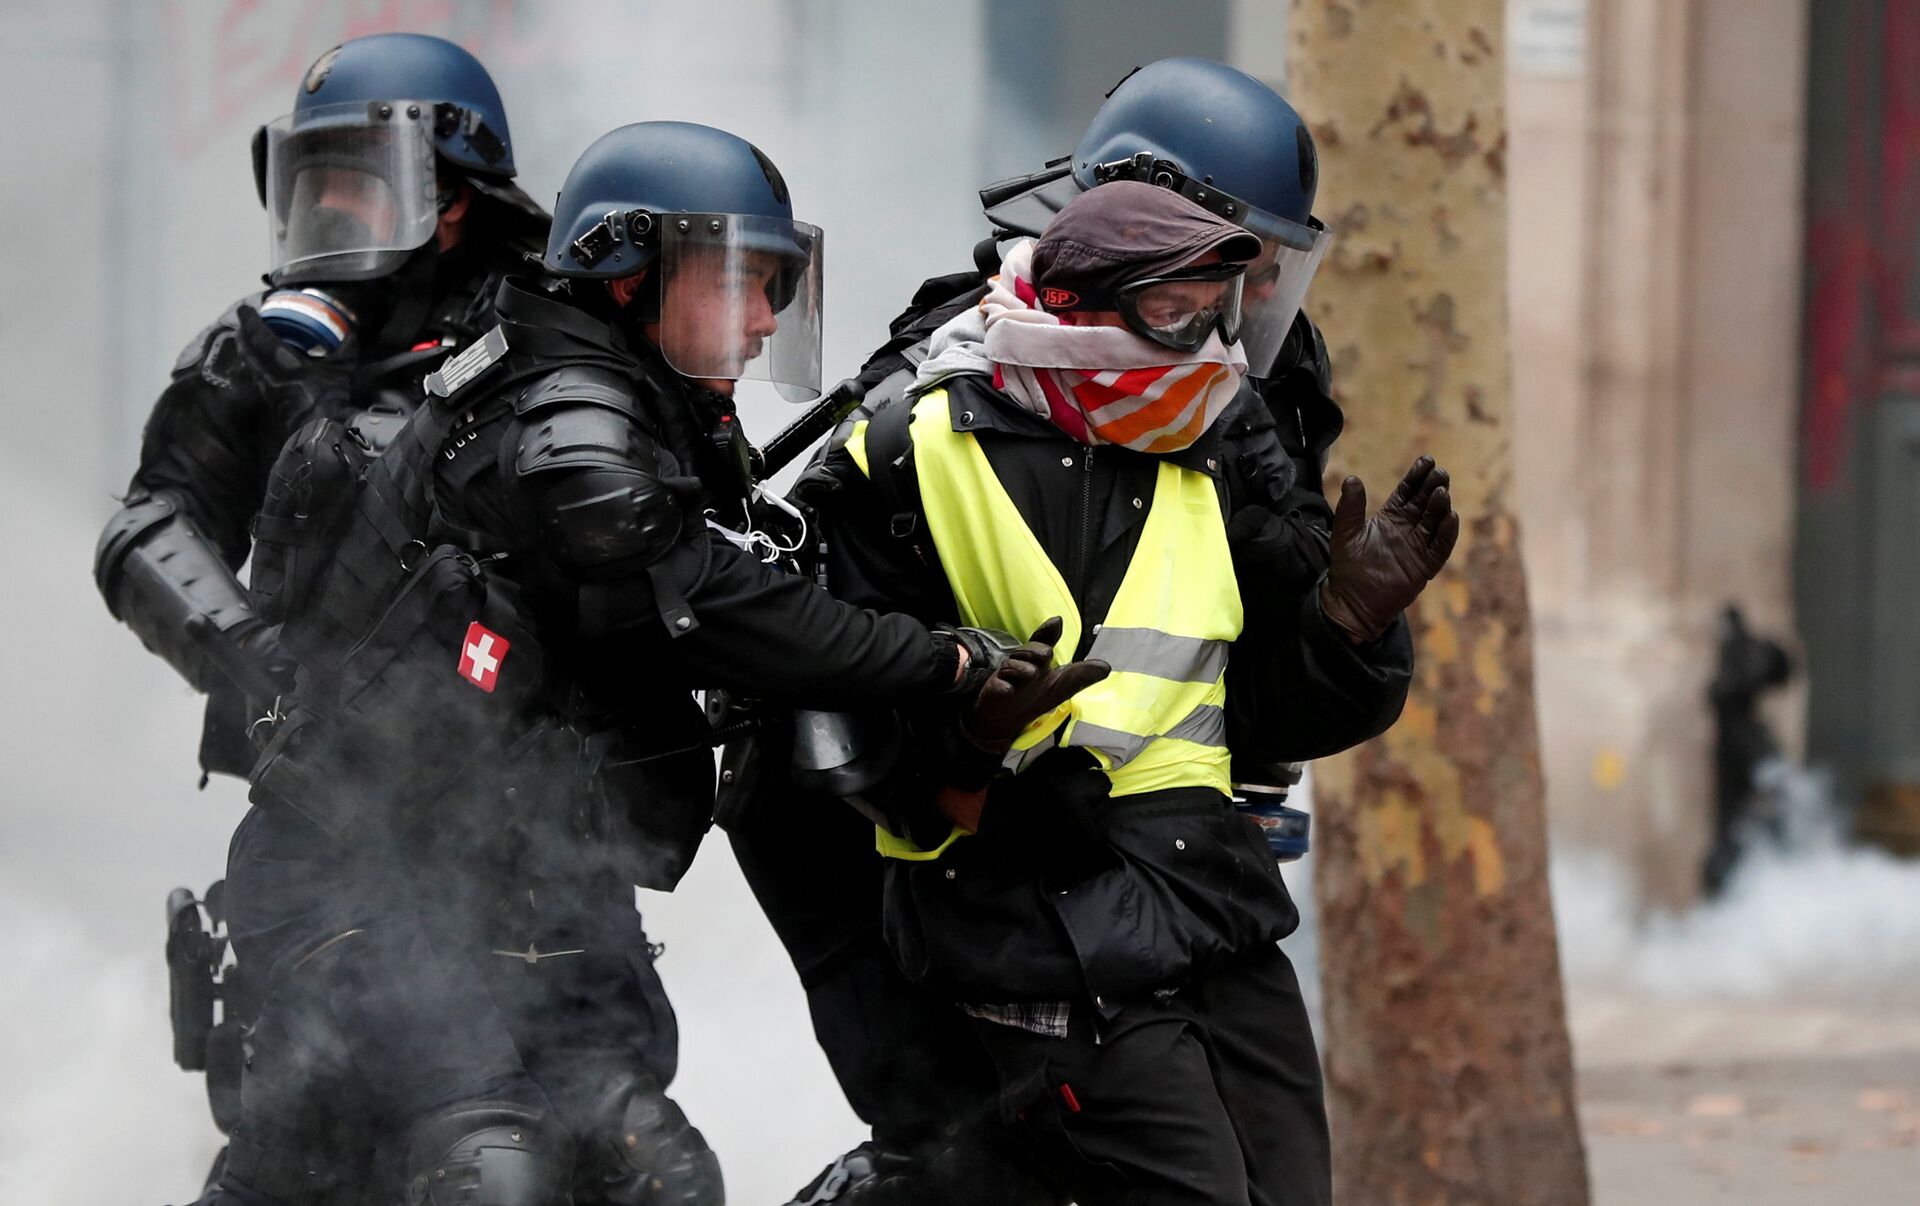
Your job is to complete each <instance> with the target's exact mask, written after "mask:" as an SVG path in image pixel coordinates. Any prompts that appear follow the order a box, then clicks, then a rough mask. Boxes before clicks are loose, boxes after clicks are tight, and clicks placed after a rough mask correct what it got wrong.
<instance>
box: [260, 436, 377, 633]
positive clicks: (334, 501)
mask: <svg viewBox="0 0 1920 1206" xmlns="http://www.w3.org/2000/svg"><path fill="white" fill-rule="evenodd" d="M371 459H372V456H371V453H370V452H369V450H368V449H367V448H366V446H365V445H363V444H362V443H361V442H360V440H359V439H357V438H356V437H355V436H354V435H353V433H351V432H350V431H349V430H348V429H347V428H346V426H345V425H343V424H342V423H341V422H340V421H339V420H337V419H315V420H313V421H312V422H310V423H308V424H307V425H306V426H304V427H302V428H301V429H300V430H299V431H297V432H295V433H294V435H293V438H292V439H290V440H288V441H287V443H286V445H285V446H284V447H283V448H281V450H280V456H279V459H278V460H276V461H274V463H273V470H272V472H271V473H270V474H269V475H268V477H267V494H266V498H265V499H264V500H263V501H262V502H261V504H260V513H259V514H258V515H256V516H255V517H254V520H253V539H254V547H253V574H252V581H251V582H250V583H249V586H250V588H251V589H252V591H253V596H254V606H255V610H256V611H258V613H259V614H260V617H261V618H262V619H264V620H265V621H266V622H267V623H269V624H279V623H281V622H283V621H285V620H286V618H287V617H288V616H289V615H292V614H294V613H296V612H298V611H299V610H300V609H301V608H303V607H304V606H306V604H307V601H308V600H309V599H310V598H311V596H312V594H313V588H314V584H315V583H316V581H317V580H318V579H319V576H320V570H321V567H322V566H324V565H325V564H326V563H327V561H328V560H329V559H330V557H331V555H332V545H333V541H332V539H331V537H332V534H333V533H334V531H335V530H336V529H337V528H338V527H339V526H340V522H341V520H342V519H343V518H344V517H345V516H346V515H347V513H348V512H349V511H351V510H352V508H353V499H354V491H355V485H356V483H358V482H359V480H360V475H361V473H362V472H363V471H364V470H365V469H366V467H367V463H368V461H370V460H371Z"/></svg>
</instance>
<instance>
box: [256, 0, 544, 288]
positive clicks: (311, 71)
mask: <svg viewBox="0 0 1920 1206" xmlns="http://www.w3.org/2000/svg"><path fill="white" fill-rule="evenodd" d="M513 175H514V163H513V144H512V142H511V136H510V134H509V133H508V129H507V115H506V110H505V108H504V106H502V105H501V103H500V93H499V90H498V89H496V88H495V87H494V83H493V79H492V77H490V76H489V75H488V74H487V69H486V68H485V67H483V66H481V65H480V60H478V59H476V58H474V57H473V55H471V54H469V53H468V52H467V51H465V50H463V49H462V48H460V47H459V46H456V45H454V44H453V43H452V42H449V41H446V40H445V39H443V38H435V37H429V36H427V35H425V34H410V33H389V34H374V35H371V36H369V37H364V38H355V39H353V40H352V41H350V42H343V43H342V44H340V45H339V46H336V47H334V48H333V49H331V50H329V51H327V52H326V53H325V54H323V55H321V56H320V57H319V58H318V59H316V60H314V63H313V66H312V67H310V68H308V70H307V73H306V75H305V76H304V77H303V78H302V80H301V83H300V87H299V90H298V91H297V92H296V93H295V95H294V105H293V111H292V112H291V113H288V114H287V115H286V116H284V117H281V118H279V119H277V120H275V121H272V122H269V123H268V124H267V125H265V126H262V127H261V128H260V130H259V132H258V133H257V134H256V135H255V138H254V183H255V185H256V187H257V188H258V189H259V193H260V200H261V203H262V204H263V205H264V206H265V207H266V209H267V216H268V224H269V229H270V231H271V233H272V240H273V241H272V260H271V264H270V268H269V272H268V276H269V279H271V280H272V281H273V283H274V284H276V285H285V284H300V283H306V282H312V281H329V282H338V281H355V280H368V279H371V278H375V277H381V276H385V275H387V274H389V273H391V272H393V271H394V270H395V269H397V268H398V267H399V266H400V265H401V264H402V263H404V262H405V261H406V259H407V257H408V255H409V254H410V253H411V252H413V251H414V250H415V249H417V248H419V247H421V246H423V245H424V244H425V243H426V242H427V240H428V239H430V238H431V237H432V236H433V233H434V230H435V227H436V226H437V224H438V219H439V216H440V214H441V213H442V212H444V210H445V208H446V206H447V205H449V204H450V203H451V202H452V200H453V194H451V193H450V192H449V191H447V188H446V184H447V178H448V177H452V178H454V179H458V180H464V181H466V182H467V183H469V184H470V185H472V187H473V188H474V189H475V190H476V191H477V192H479V193H481V194H483V195H486V196H488V197H491V198H493V199H494V200H496V201H498V202H500V203H502V204H503V205H505V206H506V207H508V209H509V210H511V211H515V212H517V213H519V214H522V215H525V216H526V217H527V218H529V219H534V220H544V218H545V214H544V212H543V211H542V210H541V209H540V207H539V206H538V205H537V204H535V203H534V202H533V200H532V199H531V198H529V197H528V196H527V195H526V194H525V193H524V192H522V191H521V190H520V188H519V187H518V186H517V185H515V184H514V183H513Z"/></svg>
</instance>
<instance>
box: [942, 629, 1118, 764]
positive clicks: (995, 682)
mask: <svg viewBox="0 0 1920 1206" xmlns="http://www.w3.org/2000/svg"><path fill="white" fill-rule="evenodd" d="M1062 627H1064V625H1063V624H1062V622H1061V619H1060V617H1059V616H1054V617H1053V618H1052V619H1050V620H1048V621H1047V622H1046V623H1044V624H1042V625H1040V627H1039V628H1037V629H1035V630H1034V633H1033V635H1032V636H1031V637H1028V638H1027V643H1026V644H1024V645H1020V646H1017V647H1015V648H1012V649H1009V650H1006V651H1005V653H1004V655H1003V656H1002V657H1001V659H1000V661H999V664H998V665H996V666H995V667H994V669H993V671H992V673H990V674H988V675H987V676H986V680H985V681H984V682H983V683H982V684H981V687H980V691H979V693H978V694H977V695H975V696H974V697H973V702H972V703H970V704H968V705H967V707H966V710H965V711H964V712H963V713H962V714H961V718H960V731H961V732H962V733H963V734H965V736H966V738H967V740H968V741H971V742H972V743H973V744H974V745H977V746H979V747H980V748H981V749H983V750H986V751H988V752H989V753H1005V752H1006V751H1007V750H1009V749H1011V748H1012V747H1013V742H1014V739H1015V738H1017V737H1019V736H1020V734H1021V733H1022V732H1023V731H1025V729H1026V727H1027V726H1028V725H1029V724H1031V723H1033V722H1034V721H1035V720H1038V719H1039V718H1040V717H1042V716H1045V715H1046V714H1047V713H1049V712H1051V711H1053V710H1054V709H1055V708H1057V707H1059V706H1060V705H1061V704H1063V703H1065V702H1066V701H1067V700H1068V699H1071V698H1072V697H1073V696H1074V695H1075V694H1076V693H1077V692H1080V691H1083V690H1085V689H1086V688H1088V687H1091V686H1092V685H1093V684H1095V683H1097V682H1099V681H1100V680H1101V679H1103V678H1105V677H1106V676H1107V675H1108V674H1109V673H1111V672H1112V667H1110V666H1108V665H1107V663H1105V662H1097V661H1084V662H1069V663H1067V664H1066V665H1064V666H1061V667H1059V668H1058V669H1053V668H1051V667H1052V662H1053V644H1054V642H1055V641H1058V640H1059V639H1060V630H1061V628H1062Z"/></svg>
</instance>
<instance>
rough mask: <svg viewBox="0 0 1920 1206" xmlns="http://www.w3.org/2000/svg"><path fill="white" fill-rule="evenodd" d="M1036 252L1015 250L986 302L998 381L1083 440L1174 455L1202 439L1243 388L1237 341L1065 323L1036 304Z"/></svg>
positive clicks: (989, 349)
mask: <svg viewBox="0 0 1920 1206" xmlns="http://www.w3.org/2000/svg"><path fill="white" fill-rule="evenodd" d="M1032 252H1033V244H1032V243H1031V242H1022V243H1019V244H1015V245H1014V246H1013V247H1012V248H1010V249H1009V250H1008V252H1007V255H1006V258H1005V259H1004V260H1003V261H1002V263H1001V267H1000V274H999V275H998V276H996V277H994V278H993V280H992V282H991V284H990V286H989V288H988V291H987V296H986V297H985V299H983V300H982V301H981V303H980V312H981V314H982V315H983V316H984V320H985V321H984V328H985V341H984V345H983V347H982V351H983V352H984V353H985V356H986V359H987V360H988V361H989V362H991V363H992V365H993V383H994V385H995V387H996V388H998V389H1000V390H1002V391H1003V392H1005V393H1006V394H1007V395H1008V396H1010V397H1011V398H1013V399H1014V401H1016V402H1017V403H1019V404H1020V405H1021V406H1022V407H1024V408H1026V409H1027V410H1030V411H1032V412H1033V413H1035V414H1037V415H1040V416H1041V417H1042V418H1045V419H1047V420H1049V421H1051V422H1052V423H1053V424H1054V425H1055V426H1056V427H1058V428H1059V429H1060V430H1062V431H1064V432H1066V433H1067V434H1068V435H1070V436H1072V437H1073V438H1074V439H1076V440H1079V441H1080V442H1081V443H1084V444H1118V445H1120V446H1122V447H1125V448H1131V449H1133V450H1135V451H1136V452H1150V453H1168V452H1177V451H1179V450H1180V449H1182V448H1185V447H1187V446H1188V445H1190V444H1192V443H1193V442H1194V441H1195V440H1197V439H1199V438H1200V436H1201V434H1202V433H1203V432H1205V431H1206V430H1207V428H1208V427H1210V426H1212V425H1213V422H1214V420H1215V419H1218V418H1219V417H1220V414H1221V412H1222V411H1224V410H1225V409H1226V408H1227V404H1228V403H1229V402H1230V401H1232V399H1233V396H1234V394H1235V393H1236V392H1237V391H1238V390H1239V388H1240V379H1241V377H1242V376H1244V375H1245V373H1246V370H1247V357H1246V353H1245V352H1243V351H1242V350H1241V349H1240V346H1239V345H1238V344H1233V345H1231V346H1229V345H1228V344H1226V343H1225V342H1223V341H1222V340H1221V338H1220V333H1219V332H1218V331H1215V332H1214V333H1213V334H1212V335H1210V336H1209V337H1208V339H1207V342H1206V343H1204V344H1202V345H1201V346H1200V347H1199V348H1197V349H1196V350H1194V351H1192V352H1181V351H1178V350H1176V349H1174V348H1169V347H1166V346H1164V345H1162V344H1158V343H1155V342H1154V341H1153V340H1151V339H1147V338H1146V337H1144V336H1141V335H1137V334H1135V333H1134V332H1133V331H1131V330H1128V329H1127V328H1125V327H1078V326H1067V325H1065V324H1063V323H1062V322H1061V321H1060V316H1059V315H1056V314H1049V313H1047V312H1046V311H1045V310H1042V309H1040V308H1039V304H1038V301H1037V300H1036V295H1035V293H1034V287H1033V283H1032Z"/></svg>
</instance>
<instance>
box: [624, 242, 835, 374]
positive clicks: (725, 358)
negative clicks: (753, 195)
mask: <svg viewBox="0 0 1920 1206" xmlns="http://www.w3.org/2000/svg"><path fill="white" fill-rule="evenodd" d="M656 220H657V221H658V222H659V224H660V228H661V230H660V281H661V290H660V322H659V328H658V335H657V337H656V339H655V342H656V343H658V344H659V347H660V352H661V354H662V355H663V356H664V357H665V358H666V361H667V363H668V365H670V366H671V367H672V368H673V370H674V371H675V372H677V373H679V374H680V375H681V376H683V377H692V378H695V379H714V378H718V379H721V380H727V381H743V380H752V381H767V382H771V383H772V384H773V386H774V388H775V389H776V390H778V391H779V393H780V396H781V397H783V398H785V399H786V400H787V401H789V402H807V401H811V400H812V399H814V398H816V397H818V396H819V394H820V359H821V351H820V349H821V345H820V309H821V307H820V299H821V294H820V290H821V236H820V228H819V227H817V226H810V225H808V224H807V223H805V222H794V221H790V220H787V219H781V218H764V217H753V216H747V215H742V214H662V215H660V216H659V217H658V218H657V219H656Z"/></svg>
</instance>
